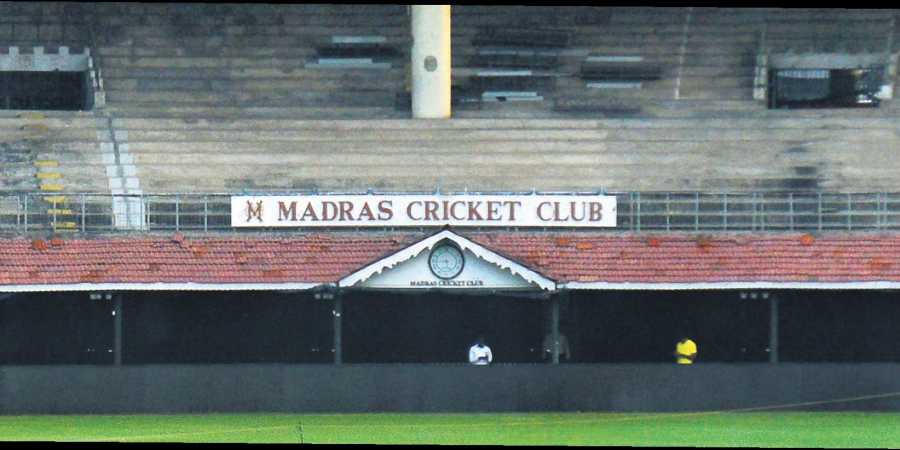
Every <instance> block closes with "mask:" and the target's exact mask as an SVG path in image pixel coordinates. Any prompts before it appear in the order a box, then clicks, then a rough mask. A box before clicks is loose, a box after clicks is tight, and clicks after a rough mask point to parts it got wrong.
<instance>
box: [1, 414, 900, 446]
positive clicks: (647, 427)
mask: <svg viewBox="0 0 900 450" xmlns="http://www.w3.org/2000/svg"><path fill="white" fill-rule="evenodd" d="M301 423H302V425H303V433H302V439H303V441H304V442H313V443H379V444H418V443H430V444H520V445H531V444H554V445H635V446H654V445H664V446H750V447H882V448H883V447H888V448H900V414H896V413H862V412H842V413H836V412H832V413H829V412H816V413H811V412H777V413H776V412H772V413H769V412H753V413H734V412H732V413H671V414H603V413H557V414H308V415H298V414H204V415H121V416H110V415H104V416H0V440H41V441H47V440H50V441H94V440H103V441H107V440H109V441H123V442H289V443H296V442H300V440H301V433H300V424H301Z"/></svg>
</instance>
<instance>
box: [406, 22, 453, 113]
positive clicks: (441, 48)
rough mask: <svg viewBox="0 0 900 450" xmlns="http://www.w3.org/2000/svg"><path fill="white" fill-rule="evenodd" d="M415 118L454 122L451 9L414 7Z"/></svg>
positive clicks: (413, 90) (413, 69)
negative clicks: (451, 103) (452, 104)
mask: <svg viewBox="0 0 900 450" xmlns="http://www.w3.org/2000/svg"><path fill="white" fill-rule="evenodd" d="M412 38H413V44H412V51H411V52H410V53H411V54H412V60H411V61H410V66H411V67H412V114H413V118H416V119H449V118H450V5H412Z"/></svg>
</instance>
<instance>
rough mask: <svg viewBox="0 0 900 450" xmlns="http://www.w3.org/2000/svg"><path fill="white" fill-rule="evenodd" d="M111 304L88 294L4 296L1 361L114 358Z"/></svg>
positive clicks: (92, 361) (0, 313)
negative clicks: (92, 298) (5, 297)
mask: <svg viewBox="0 0 900 450" xmlns="http://www.w3.org/2000/svg"><path fill="white" fill-rule="evenodd" d="M112 310H113V305H112V302H111V301H109V300H90V299H89V297H88V294H86V293H77V294H23V295H17V296H14V297H12V298H7V299H4V300H2V301H0V364H111V363H112V362H113V353H112V352H113V322H112Z"/></svg>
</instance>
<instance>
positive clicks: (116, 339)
mask: <svg viewBox="0 0 900 450" xmlns="http://www.w3.org/2000/svg"><path fill="white" fill-rule="evenodd" d="M112 314H113V365H116V366H121V365H122V294H115V297H114V300H113V311H112Z"/></svg>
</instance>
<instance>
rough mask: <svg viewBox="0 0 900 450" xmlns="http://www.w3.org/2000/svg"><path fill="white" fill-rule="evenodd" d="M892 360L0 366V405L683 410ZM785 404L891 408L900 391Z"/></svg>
mask: <svg viewBox="0 0 900 450" xmlns="http://www.w3.org/2000/svg"><path fill="white" fill-rule="evenodd" d="M898 373H900V364H897V363H890V364H881V363H879V364H781V365H775V366H773V365H768V364H743V365H739V364H698V365H696V366H693V367H684V366H675V365H672V364H605V365H604V364H598V365H561V366H555V367H554V366H549V365H524V364H523V365H494V366H490V367H473V366H466V365H400V364H397V365H344V366H333V365H277V364H272V365H151V366H124V367H109V366H105V367H104V366H43V367H41V366H22V367H13V366H7V367H2V368H0V413H2V414H47V413H49V414H63V413H126V412H127V413H177V412H181V413H186V412H239V411H245V412H250V411H274V412H363V411H410V412H413V411H460V412H462V411H688V410H694V411H696V410H719V409H736V408H751V407H763V406H775V405H785V404H791V403H803V402H818V401H828V400H835V399H841V398H847V397H855V396H866V395H873V394H884V393H890V392H897V391H900V377H898V376H897V374H898ZM794 409H830V410H841V409H845V410H895V411H898V410H900V396H893V397H884V398H880V399H871V400H865V401H855V402H829V403H824V404H817V405H802V406H797V407H795V408H794Z"/></svg>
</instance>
